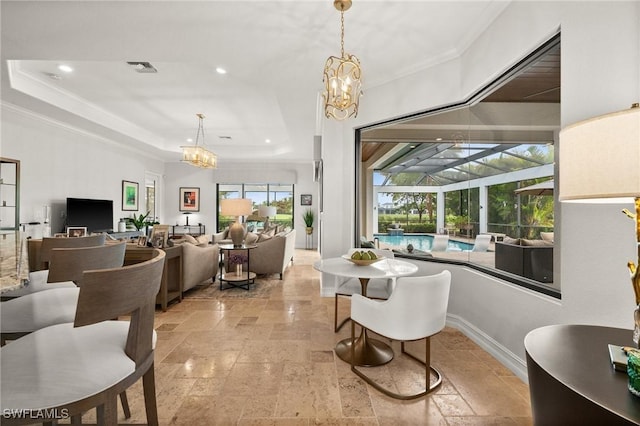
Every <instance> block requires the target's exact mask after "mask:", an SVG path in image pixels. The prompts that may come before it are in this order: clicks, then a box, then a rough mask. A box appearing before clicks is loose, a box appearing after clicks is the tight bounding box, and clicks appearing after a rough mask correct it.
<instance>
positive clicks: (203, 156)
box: [180, 114, 218, 169]
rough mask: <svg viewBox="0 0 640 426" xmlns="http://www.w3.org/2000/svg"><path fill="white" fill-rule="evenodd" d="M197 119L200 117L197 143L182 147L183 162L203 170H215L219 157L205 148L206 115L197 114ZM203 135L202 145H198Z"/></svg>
mask: <svg viewBox="0 0 640 426" xmlns="http://www.w3.org/2000/svg"><path fill="white" fill-rule="evenodd" d="M196 117H198V132H197V133H196V143H195V145H187V146H181V147H180V148H182V161H185V162H187V163H189V164H191V165H192V166H196V167H202V168H203V169H215V168H216V167H217V166H218V156H217V155H216V154H214V153H213V152H211V151H209V150H208V149H206V148H205V147H204V127H203V125H202V122H203V120H204V114H196ZM201 134H202V145H198V141H199V140H200V135H201Z"/></svg>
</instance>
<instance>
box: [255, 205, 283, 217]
mask: <svg viewBox="0 0 640 426" xmlns="http://www.w3.org/2000/svg"><path fill="white" fill-rule="evenodd" d="M277 212H278V209H276V208H275V207H273V206H260V207H258V214H259V215H260V216H262V217H273V216H275V215H276V213H277Z"/></svg>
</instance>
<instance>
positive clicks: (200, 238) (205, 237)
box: [196, 234, 211, 244]
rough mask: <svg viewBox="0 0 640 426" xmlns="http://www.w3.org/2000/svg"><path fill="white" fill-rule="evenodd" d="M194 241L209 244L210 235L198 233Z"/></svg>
mask: <svg viewBox="0 0 640 426" xmlns="http://www.w3.org/2000/svg"><path fill="white" fill-rule="evenodd" d="M196 241H197V242H198V244H209V241H211V235H206V234H205V235H200V236H198V237H196Z"/></svg>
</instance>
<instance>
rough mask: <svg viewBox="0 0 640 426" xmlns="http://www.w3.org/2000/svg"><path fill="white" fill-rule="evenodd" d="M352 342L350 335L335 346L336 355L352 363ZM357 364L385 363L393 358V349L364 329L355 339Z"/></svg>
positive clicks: (372, 364) (367, 365)
mask: <svg viewBox="0 0 640 426" xmlns="http://www.w3.org/2000/svg"><path fill="white" fill-rule="evenodd" d="M351 344H352V340H351V338H350V337H349V338H348V339H344V340H341V341H339V342H338V344H337V345H336V347H335V351H336V355H338V357H339V358H340V359H341V360H343V361H344V362H347V363H351ZM354 345H355V347H354V350H355V362H354V364H355V365H358V366H360V367H376V366H379V365H384V364H386V363H388V362H389V361H391V360H392V359H393V349H391V346H389V345H387V344H386V343H384V342H381V341H380V340H376V339H371V338H369V337H368V336H367V330H362V331H361V333H360V336H359V337H358V338H357V339H356V340H355V343H354Z"/></svg>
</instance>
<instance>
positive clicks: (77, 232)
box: [67, 226, 87, 237]
mask: <svg viewBox="0 0 640 426" xmlns="http://www.w3.org/2000/svg"><path fill="white" fill-rule="evenodd" d="M86 236H87V227H86V226H69V227H67V237H86Z"/></svg>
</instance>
